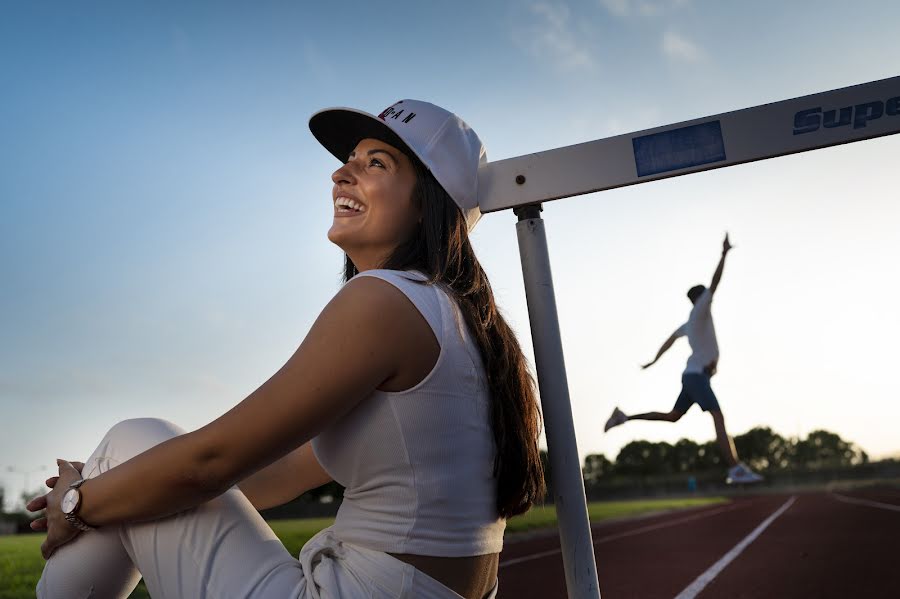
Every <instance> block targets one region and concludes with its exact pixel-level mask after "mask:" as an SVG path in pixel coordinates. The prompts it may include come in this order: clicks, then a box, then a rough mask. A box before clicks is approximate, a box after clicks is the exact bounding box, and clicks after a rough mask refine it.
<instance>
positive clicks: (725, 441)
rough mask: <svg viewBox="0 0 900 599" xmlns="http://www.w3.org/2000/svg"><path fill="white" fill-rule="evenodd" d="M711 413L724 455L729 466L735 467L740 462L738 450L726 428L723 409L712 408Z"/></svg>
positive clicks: (720, 448) (717, 438) (717, 439)
mask: <svg viewBox="0 0 900 599" xmlns="http://www.w3.org/2000/svg"><path fill="white" fill-rule="evenodd" d="M709 415H710V416H712V419H713V423H715V426H716V441H717V442H718V443H719V450H721V452H722V457H723V458H725V462H726V463H727V464H728V467H729V468H733V467H734V466H737V464H738V456H737V450H736V449H735V447H734V441H732V439H731V437H729V436H728V431H726V430H725V418H724V417H723V416H722V411H721V410H710V411H709Z"/></svg>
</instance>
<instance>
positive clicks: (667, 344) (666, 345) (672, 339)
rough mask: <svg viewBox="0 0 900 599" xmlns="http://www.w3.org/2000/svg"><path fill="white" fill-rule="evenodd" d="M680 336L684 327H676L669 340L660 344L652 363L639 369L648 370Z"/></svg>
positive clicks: (682, 334)
mask: <svg viewBox="0 0 900 599" xmlns="http://www.w3.org/2000/svg"><path fill="white" fill-rule="evenodd" d="M682 336H684V325H682V326H680V327H678V329H677V330H676V331H675V332H674V333H672V334H671V335H669V338H668V339H666V340H665V342H664V343H663V344H662V347H660V348H659V351H658V352H656V357H655V358H653V361H652V362H647V363H646V364H644V365H642V366H641V368H642V369H645V370H646V369H647V368H650V367H651V366H653V365H654V364H656V361H657V360H659V358H660V356H662V355H663V354H664V353H666V352H667V351H668V350H669V348H670V347H672V344H673V343H675V340H676V339H678V338H679V337H682Z"/></svg>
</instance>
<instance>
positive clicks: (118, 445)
mask: <svg viewBox="0 0 900 599" xmlns="http://www.w3.org/2000/svg"><path fill="white" fill-rule="evenodd" d="M184 433H185V430H184V429H182V428H181V427H179V426H178V425H176V424H172V423H171V422H169V421H167V420H162V419H160V418H132V419H129V420H122V421H121V422H118V423H116V424H114V425H113V426H112V428H110V429H109V431H108V432H107V433H106V435H105V436H104V437H103V441H101V442H100V446H99V447H98V448H97V450H96V451H95V452H94V455H92V456H91V457H92V458H96V460H97V462H98V463H97V464H93V465H92V466H91V469H90V472H91V473H90V474H86V475H85V476H86V477H90V476H91V475H96V474H98V473H99V472H103V471H105V470H106V469H107V468H109V467H112V466H113V465H115V464H116V463H121V462H124V461H126V460H130V459H131V458H133V457H134V456H136V455H138V454H140V453H143V452H145V451H147V450H148V449H150V448H151V447H154V446H156V445H159V444H160V443H163V442H165V441H168V440H169V439H173V438H175V437H177V436H179V435H182V434H184ZM89 461H90V460H89ZM101 461H105V462H107V464H106V465H105V466H104V465H102V464H100V462H101ZM95 470H96V472H95Z"/></svg>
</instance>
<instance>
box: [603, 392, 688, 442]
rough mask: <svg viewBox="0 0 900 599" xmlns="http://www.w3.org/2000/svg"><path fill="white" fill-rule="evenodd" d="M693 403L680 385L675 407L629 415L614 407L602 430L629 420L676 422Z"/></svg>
mask: <svg viewBox="0 0 900 599" xmlns="http://www.w3.org/2000/svg"><path fill="white" fill-rule="evenodd" d="M693 403H694V401H693V399H691V396H690V393H688V391H687V389H686V388H685V387H682V388H681V393H680V394H679V395H678V400H677V401H676V402H675V407H673V408H672V409H671V410H670V411H668V412H644V413H643V414H632V415H631V416H629V415H628V414H626V413H625V412H623V411H622V410H620V409H619V408H616V409H615V410H613V413H612V415H611V416H610V417H609V420H607V421H606V426H605V427H604V428H603V430H604V432H605V431H608V430H609V429H611V428H613V427H615V426H619V425H620V424H625V423H626V422H628V421H629V420H662V421H664V422H678V421H679V420H681V417H682V416H684V413H685V412H687V411H688V410H689V409H690V407H691V405H693Z"/></svg>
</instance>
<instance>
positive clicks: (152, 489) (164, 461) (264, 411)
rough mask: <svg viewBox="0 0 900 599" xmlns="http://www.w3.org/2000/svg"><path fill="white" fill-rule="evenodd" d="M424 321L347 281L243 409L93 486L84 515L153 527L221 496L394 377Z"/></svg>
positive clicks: (395, 300) (372, 286)
mask: <svg viewBox="0 0 900 599" xmlns="http://www.w3.org/2000/svg"><path fill="white" fill-rule="evenodd" d="M417 319H421V315H420V314H419V313H418V311H417V310H416V308H415V307H414V306H413V305H412V304H411V303H410V302H409V301H408V300H407V299H406V297H405V296H404V295H403V294H402V292H400V291H399V290H397V289H396V288H395V287H393V286H392V285H390V284H389V283H387V282H385V281H381V280H380V279H375V278H372V277H361V278H359V279H356V280H354V281H352V282H350V283H348V284H347V285H345V286H344V287H343V288H342V289H341V291H340V292H339V293H338V294H337V295H336V296H335V297H334V299H332V301H331V302H329V304H328V305H327V306H326V307H325V309H324V310H323V311H322V313H321V314H320V315H319V317H318V319H317V320H316V322H315V323H314V324H313V326H312V328H311V329H310V331H309V334H308V335H307V336H306V338H305V339H304V340H303V343H302V344H301V345H300V347H299V348H298V349H297V351H296V352H295V353H294V355H293V356H292V357H291V358H290V360H288V362H287V363H286V364H285V365H284V366H283V367H282V368H281V369H280V370H279V371H278V372H277V373H275V374H274V375H273V376H272V378H270V379H269V380H268V381H266V382H265V383H264V384H263V385H262V386H261V387H260V388H259V389H257V390H256V391H254V392H253V393H252V394H251V395H250V396H249V397H247V398H246V399H245V400H243V401H242V402H241V403H240V404H238V405H237V406H235V407H234V408H233V409H231V410H230V411H229V412H227V413H226V414H224V415H223V416H221V417H220V418H218V419H216V420H215V421H213V422H212V423H210V424H208V425H206V426H204V427H203V428H201V429H199V430H197V431H194V432H191V433H188V434H185V435H181V436H179V437H176V438H174V439H171V440H169V441H166V442H164V443H161V444H160V445H157V446H156V447H153V448H152V449H150V450H148V451H146V452H144V453H142V454H140V455H138V456H135V457H134V458H133V459H131V460H128V461H127V462H125V463H123V464H121V465H119V466H117V467H116V468H113V469H111V470H109V471H107V472H105V473H103V474H101V475H100V476H98V477H96V478H92V479H90V480H88V481H86V482H85V483H84V484H83V485H82V486H81V494H82V507H81V508H80V509H79V511H78V515H79V517H80V518H81V519H82V520H84V521H85V522H86V523H88V524H90V525H93V526H106V525H110V524H117V523H122V522H135V521H144V520H152V519H156V518H161V517H164V516H168V515H171V514H174V513H176V512H179V511H182V510H185V509H188V508H191V507H194V506H196V505H199V504H200V503H203V502H205V501H208V500H209V499H212V498H214V497H216V496H218V495H220V494H221V493H223V492H224V491H226V490H227V489H228V488H230V487H231V486H233V485H235V484H237V483H238V482H239V481H241V480H244V479H246V478H248V477H249V476H250V475H251V474H253V473H254V472H256V471H258V470H260V469H262V468H265V467H266V466H267V465H269V464H271V463H273V462H274V461H276V460H278V459H279V458H281V457H282V456H284V455H286V454H288V453H289V452H290V451H292V450H294V449H295V448H297V447H298V446H300V445H302V444H304V443H306V442H307V441H309V440H310V439H311V438H312V437H314V436H315V435H316V434H318V432H319V431H321V430H324V429H325V428H326V427H327V426H328V425H329V424H331V423H332V422H334V421H335V420H337V419H338V418H339V417H340V416H342V415H343V414H345V413H346V412H348V411H349V410H350V409H351V408H352V407H353V406H355V405H356V404H357V403H358V402H359V401H361V400H362V399H363V398H365V397H367V396H368V395H369V394H371V393H372V391H373V390H374V389H376V388H377V387H378V386H379V385H380V384H381V383H382V382H383V381H385V380H386V379H388V378H390V377H392V376H393V375H394V373H395V371H396V370H397V368H398V366H399V365H400V364H401V358H400V357H399V356H401V352H402V349H403V347H404V346H408V345H409V344H410V343H411V339H410V335H412V333H411V332H412V331H419V330H420V329H418V328H416V325H417V324H419V323H418V322H417ZM60 482H61V483H62V482H63V481H62V479H60ZM57 488H59V485H57ZM55 491H56V489H54V491H51V495H52V494H53V493H54V492H55ZM49 500H50V499H49V497H48V501H49ZM56 521H57V522H58V521H59V519H58V518H56ZM49 524H50V527H51V528H52V527H53V524H54V521H53V519H51V521H50V523H49ZM63 525H65V523H64V521H63Z"/></svg>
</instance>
